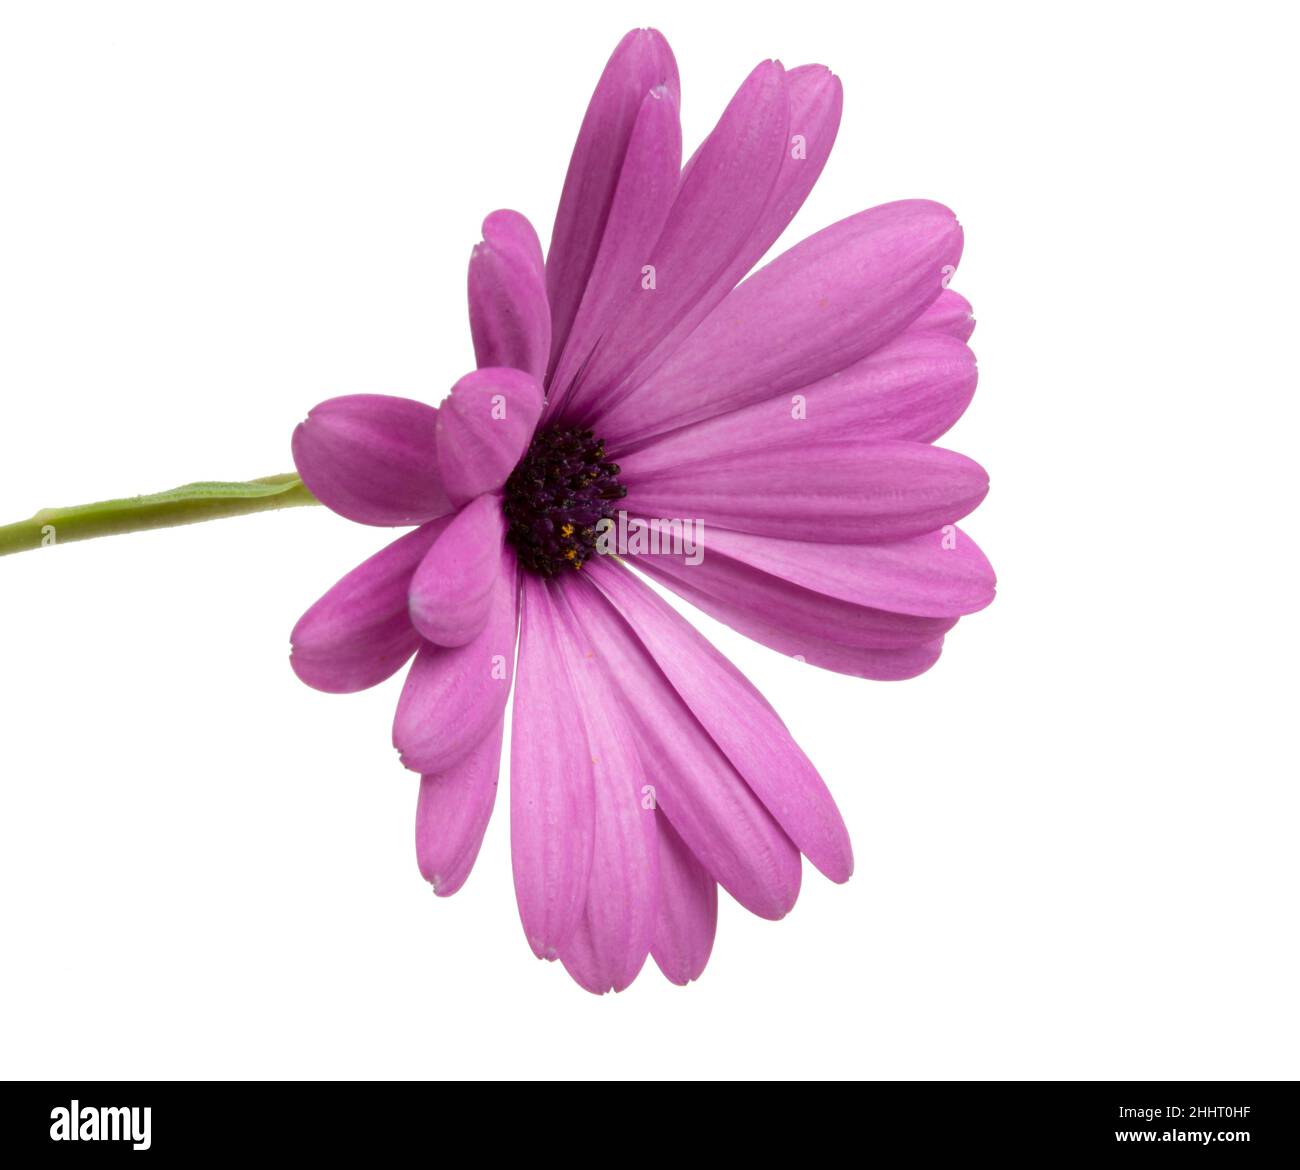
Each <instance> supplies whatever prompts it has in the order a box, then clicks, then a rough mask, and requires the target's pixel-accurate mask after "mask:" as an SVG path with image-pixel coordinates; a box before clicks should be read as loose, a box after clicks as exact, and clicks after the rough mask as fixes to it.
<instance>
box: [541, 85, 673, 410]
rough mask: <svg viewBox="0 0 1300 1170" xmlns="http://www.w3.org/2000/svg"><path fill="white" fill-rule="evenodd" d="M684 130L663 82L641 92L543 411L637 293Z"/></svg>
mask: <svg viewBox="0 0 1300 1170" xmlns="http://www.w3.org/2000/svg"><path fill="white" fill-rule="evenodd" d="M681 163H682V128H681V121H680V119H679V118H678V114H677V102H676V100H675V99H674V97H673V95H672V94H671V93H670V92H669V91H668V89H667V87H665V86H657V87H656V88H655V89H652V90H651V91H650V92H649V93H648V94H646V96H645V99H644V101H643V102H642V103H641V111H640V113H639V114H638V115H637V120H636V125H635V127H634V129H633V132H632V137H631V140H630V141H629V143H628V147H627V155H626V157H625V159H624V161H623V169H622V172H621V174H620V176H619V182H618V187H617V190H616V191H615V193H614V198H613V202H612V204H611V206H610V212H609V219H608V222H607V224H606V226H605V231H604V236H603V239H602V240H601V245H600V251H599V254H598V255H597V257H596V261H595V264H594V265H593V267H592V270H591V276H590V277H589V279H588V281H587V288H586V292H585V294H584V295H583V298H582V304H581V306H580V307H579V309H578V313H577V316H576V317H575V319H574V322H573V328H572V329H571V330H570V332H569V338H568V341H567V342H566V343H565V346H564V353H563V355H562V356H561V358H560V361H559V363H558V365H557V366H556V368H555V375H554V377H553V378H552V379H551V383H550V395H549V400H548V402H547V407H546V409H547V414H548V415H553V414H555V413H556V411H557V410H558V409H559V407H560V406H561V404H562V403H563V402H564V401H565V399H566V397H567V391H568V388H569V385H570V383H571V382H572V380H573V376H574V375H575V374H576V373H577V372H578V371H579V370H580V369H581V368H582V367H583V366H584V365H585V364H586V362H587V360H588V359H589V358H590V356H591V351H592V348H593V347H594V346H595V344H596V343H597V342H598V341H599V340H600V338H601V337H602V336H603V335H604V334H605V333H606V332H608V331H609V329H610V328H611V326H612V325H613V324H614V322H616V321H617V320H618V318H619V316H620V315H621V314H622V313H623V312H624V311H625V306H626V305H627V304H628V303H629V302H630V301H631V300H632V298H633V297H636V296H639V295H640V294H641V291H642V290H641V279H642V266H643V265H644V264H645V263H646V262H647V260H648V259H649V257H650V251H651V249H652V247H653V246H654V243H655V241H656V240H658V238H659V233H660V231H661V230H662V229H663V226H664V221H665V219H667V217H668V210H669V208H670V207H671V206H672V202H673V195H674V193H675V192H676V189H677V176H678V172H679V171H680V170H681Z"/></svg>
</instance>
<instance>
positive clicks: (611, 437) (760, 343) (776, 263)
mask: <svg viewBox="0 0 1300 1170" xmlns="http://www.w3.org/2000/svg"><path fill="white" fill-rule="evenodd" d="M961 247H962V233H961V227H960V225H959V224H958V223H957V221H956V219H955V218H954V217H953V214H952V212H951V211H949V210H948V209H947V208H946V207H942V206H940V205H939V204H937V203H930V202H928V201H926V200H919V199H917V200H907V201H904V202H901V203H888V204H885V205H884V206H883V207H876V208H873V209H871V210H870V211H864V212H861V213H860V214H858V215H854V216H851V217H849V218H848V219H845V220H841V221H840V222H839V223H837V224H834V225H832V226H831V227H828V228H826V229H824V230H823V231H820V232H818V233H817V234H816V235H814V236H810V237H809V238H808V239H806V240H804V241H803V242H802V243H800V244H797V245H795V247H793V248H791V249H790V250H789V251H788V252H785V253H784V254H782V255H781V256H779V257H777V259H775V260H773V261H772V262H771V263H770V264H768V265H767V266H766V267H764V268H761V269H759V271H758V272H756V273H755V274H754V275H753V276H751V277H750V278H749V279H748V280H746V281H745V282H744V283H743V284H741V285H740V286H739V287H738V288H736V290H735V291H734V292H732V293H731V294H730V296H728V297H727V298H726V299H725V300H724V301H723V302H722V303H721V304H720V305H718V307H717V308H716V309H714V310H713V312H712V313H710V314H709V316H708V318H707V319H706V320H705V321H703V323H701V324H700V326H699V328H697V329H696V330H695V331H694V332H693V333H692V334H691V335H690V337H688V338H687V339H686V340H685V341H684V342H683V344H682V345H681V347H680V348H679V349H678V350H677V351H676V352H675V353H673V354H672V355H671V356H670V357H669V358H668V360H667V361H665V362H664V363H663V365H662V366H660V367H659V368H658V369H657V370H656V371H655V375H654V378H653V380H652V382H647V383H646V386H645V390H644V392H638V393H633V394H631V395H630V396H628V397H627V398H624V399H623V400H621V401H615V402H613V404H612V405H609V406H607V407H606V408H605V409H604V410H603V413H602V414H601V416H600V418H599V420H598V432H599V434H600V435H601V437H602V438H604V439H605V440H606V442H607V443H608V444H609V447H610V450H611V451H619V452H621V451H623V450H625V449H626V448H628V447H629V446H632V445H635V444H636V443H639V442H641V441H644V439H645V438H647V437H648V436H650V435H653V434H656V433H659V432H661V431H667V430H674V429H676V428H678V427H682V426H685V425H687V424H688V423H692V422H697V421H699V420H700V419H705V418H711V417H713V416H714V415H718V414H725V413H726V412H728V411H731V410H737V409H739V408H740V407H743V406H748V405H749V404H750V403H753V402H760V401H762V400H763V399H767V398H774V397H775V396H777V395H778V394H783V393H789V392H793V391H795V390H797V389H799V387H801V386H807V385H808V384H809V383H810V382H814V381H817V380H818V379H820V378H824V377H826V376H827V375H828V374H833V373H835V372H836V371H838V370H842V369H845V368H846V367H847V366H850V365H852V364H853V363H854V362H856V361H858V360H859V359H861V358H863V357H865V356H866V355H867V354H869V353H871V352H872V351H873V350H875V349H879V348H880V347H881V346H882V345H884V344H886V343H887V342H888V341H890V340H891V339H892V338H893V337H895V336H897V335H898V334H899V333H901V332H902V331H903V330H904V329H905V328H906V327H907V326H908V325H909V324H911V322H912V321H914V320H915V319H916V318H917V317H918V316H920V314H921V313H922V312H923V311H924V310H925V309H926V308H927V307H928V306H929V305H930V304H931V302H933V301H934V300H935V299H936V298H937V297H938V295H939V294H940V292H941V291H943V282H944V281H945V280H946V279H947V277H948V276H949V275H950V273H951V268H952V267H953V266H955V265H956V264H957V261H958V260H959V259H960V258H961Z"/></svg>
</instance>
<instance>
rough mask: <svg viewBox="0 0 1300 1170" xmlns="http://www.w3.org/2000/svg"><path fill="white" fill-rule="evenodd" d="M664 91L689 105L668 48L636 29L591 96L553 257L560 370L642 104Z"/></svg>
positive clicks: (550, 279) (549, 283) (554, 333)
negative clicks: (659, 88) (654, 92)
mask: <svg viewBox="0 0 1300 1170" xmlns="http://www.w3.org/2000/svg"><path fill="white" fill-rule="evenodd" d="M656 86H663V87H664V88H665V89H666V90H667V91H668V93H669V94H670V95H671V97H672V99H673V103H674V105H680V104H681V90H680V87H679V85H678V80H677V62H676V61H674V60H673V53H672V50H671V49H670V48H669V47H668V42H667V41H666V40H664V38H663V36H662V35H661V34H660V33H658V32H656V31H655V30H654V29H634V30H633V31H632V32H630V33H628V34H627V36H625V37H624V38H623V39H622V40H621V41H620V42H619V44H618V47H617V48H616V49H615V50H614V52H613V55H612V56H611V57H610V59H609V63H608V64H607V65H606V66H605V71H604V73H602V74H601V77H600V81H599V82H598V83H597V85H596V90H595V92H594V93H593V94H592V95H591V103H590V104H589V105H588V106H587V113H586V116H585V117H584V118H583V120H582V128H581V130H579V131H578V140H577V142H576V143H575V144H574V147H573V157H572V159H570V161H569V171H568V174H567V175H566V176H565V180H564V193H563V194H562V195H561V196H560V205H559V208H558V209H557V211H556V213H555V227H554V229H553V230H552V232H551V249H550V252H549V253H548V254H547V257H546V289H547V295H548V297H549V299H550V303H551V367H552V368H554V366H555V363H556V362H557V361H558V360H559V355H560V353H561V351H562V350H563V349H564V345H565V342H566V341H567V339H568V336H569V329H570V327H571V326H572V324H573V319H574V317H575V316H576V315H577V312H578V304H579V302H580V301H581V300H582V295H583V292H584V290H585V289H586V287H587V281H588V278H589V277H590V275H591V270H592V267H593V266H594V264H595V262H596V254H597V252H598V251H599V250H600V244H601V240H602V239H603V238H604V234H605V224H606V221H607V220H608V218H609V213H610V207H611V205H612V203H613V200H614V191H615V189H616V187H617V186H618V180H619V175H620V174H621V172H622V170H623V160H624V157H625V156H626V154H627V146H628V142H629V141H630V140H631V137H632V129H633V127H634V126H635V124H636V120H637V114H638V113H639V111H640V109H641V103H642V101H643V100H644V98H645V96H646V94H648V93H649V92H650V91H651V90H652V89H654V88H655V87H656Z"/></svg>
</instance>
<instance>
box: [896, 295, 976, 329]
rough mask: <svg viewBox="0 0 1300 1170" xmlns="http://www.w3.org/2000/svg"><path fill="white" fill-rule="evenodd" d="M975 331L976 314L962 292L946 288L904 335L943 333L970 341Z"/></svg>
mask: <svg viewBox="0 0 1300 1170" xmlns="http://www.w3.org/2000/svg"><path fill="white" fill-rule="evenodd" d="M974 332H975V314H974V311H973V310H972V309H971V306H970V301H968V300H967V299H966V298H965V297H964V296H962V295H961V293H958V292H954V291H953V290H952V289H950V288H946V289H944V290H943V292H941V293H940V294H939V296H938V298H937V299H936V300H935V302H934V303H933V304H932V305H931V306H930V307H929V308H928V309H926V311H925V312H924V313H922V314H921V315H920V316H919V317H918V318H917V319H916V320H915V321H913V322H912V323H911V324H910V325H909V326H908V327H907V329H906V330H905V332H904V336H905V337H906V336H911V335H913V334H916V333H942V334H945V335H946V336H948V337H955V338H956V339H957V340H958V341H969V340H970V336H971V334H972V333H974Z"/></svg>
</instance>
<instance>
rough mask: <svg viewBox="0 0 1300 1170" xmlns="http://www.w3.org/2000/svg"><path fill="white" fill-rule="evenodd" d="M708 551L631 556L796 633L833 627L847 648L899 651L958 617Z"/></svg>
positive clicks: (663, 576)
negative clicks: (862, 596) (845, 591)
mask: <svg viewBox="0 0 1300 1170" xmlns="http://www.w3.org/2000/svg"><path fill="white" fill-rule="evenodd" d="M788 543H791V544H795V543H803V542H798V541H790V542H788ZM703 551H704V556H703V558H702V559H701V560H700V561H699V563H698V564H691V563H689V562H688V561H687V560H686V558H685V557H683V555H682V554H680V553H678V554H675V555H673V554H654V555H648V556H634V557H631V558H629V559H630V560H631V562H632V564H633V565H635V566H636V567H637V568H639V569H642V570H643V571H645V572H648V573H652V574H653V575H654V576H655V577H656V578H657V579H658V580H661V581H665V582H669V583H682V584H685V585H689V586H692V587H693V588H695V589H698V590H700V591H702V592H704V593H708V594H711V595H712V596H714V597H720V598H724V599H728V600H730V601H731V602H733V603H734V604H735V605H736V606H737V607H739V608H741V609H744V610H746V611H747V612H749V613H752V614H753V615H754V616H755V617H757V618H758V619H759V620H761V621H765V622H769V623H770V624H772V625H774V626H780V627H781V628H783V629H786V630H789V631H790V632H791V633H794V634H807V635H810V636H812V637H815V638H822V637H825V636H826V633H827V631H834V637H833V640H834V641H835V642H837V643H839V644H840V645H843V646H852V647H860V648H863V649H869V650H898V649H902V648H903V647H907V646H917V645H920V644H921V643H924V642H933V641H934V640H935V639H936V638H942V637H943V635H944V634H946V633H947V632H948V631H949V630H950V629H952V627H953V626H954V625H956V623H957V618H956V616H955V615H954V616H951V617H917V616H915V615H911V614H901V613H893V612H891V611H889V610H884V609H877V608H874V607H870V606H864V605H858V604H856V603H855V602H851V601H845V600H842V599H841V598H838V597H831V596H828V595H827V594H825V593H821V592H818V591H817V590H815V589H807V588H805V587H804V586H802V585H796V584H793V583H791V582H790V581H787V580H785V579H783V578H782V577H779V576H774V575H773V574H771V573H766V572H764V571H763V570H761V569H756V568H753V567H752V566H750V565H747V564H745V563H743V562H742V561H737V560H733V559H732V558H730V557H728V556H725V555H723V554H721V553H719V552H718V551H717V550H716V549H715V548H714V547H713V546H712V545H710V544H708V543H707V542H706V544H705V546H704V550H703Z"/></svg>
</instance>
